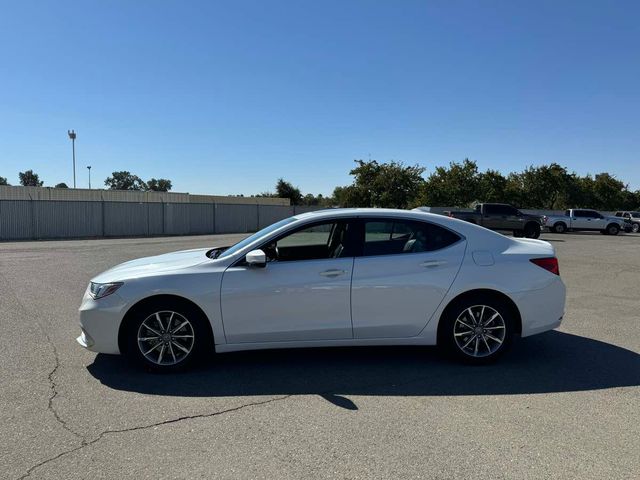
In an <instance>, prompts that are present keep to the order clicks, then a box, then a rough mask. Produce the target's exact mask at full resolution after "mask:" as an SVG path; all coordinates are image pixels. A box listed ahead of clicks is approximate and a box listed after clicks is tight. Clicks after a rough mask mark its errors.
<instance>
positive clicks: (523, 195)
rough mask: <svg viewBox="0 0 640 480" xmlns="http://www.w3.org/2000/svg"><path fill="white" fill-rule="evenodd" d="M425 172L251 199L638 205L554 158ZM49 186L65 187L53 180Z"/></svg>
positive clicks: (609, 182)
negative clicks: (517, 167)
mask: <svg viewBox="0 0 640 480" xmlns="http://www.w3.org/2000/svg"><path fill="white" fill-rule="evenodd" d="M425 170H426V169H425V167H423V166H421V165H418V164H416V165H405V164H404V163H402V162H396V161H391V162H378V161H376V160H367V161H365V160H355V166H354V168H352V169H351V171H350V172H349V174H350V175H351V176H352V177H353V181H352V183H351V184H350V185H345V186H338V187H336V188H335V189H334V190H333V193H332V195H330V196H323V195H322V194H319V195H314V194H312V193H307V194H304V193H303V192H302V191H301V190H300V188H298V187H296V186H294V185H293V184H292V183H290V182H288V181H286V180H284V179H283V178H280V179H278V180H277V182H276V185H275V190H274V191H273V192H262V193H259V194H257V195H255V196H256V197H280V198H288V199H290V201H291V203H292V204H293V205H309V206H324V207H337V206H340V207H386V208H413V207H416V206H448V207H470V206H473V205H474V204H475V203H478V202H500V203H510V204H512V205H514V206H516V207H518V208H535V209H548V210H563V209H565V208H580V207H581V208H592V209H596V210H620V209H622V210H638V209H640V190H636V191H631V190H630V189H629V188H628V185H627V184H626V183H624V182H623V181H622V180H619V179H617V178H616V177H615V176H613V175H611V174H609V173H606V172H603V173H597V174H595V175H591V174H587V175H578V174H577V173H575V172H570V171H569V170H567V168H565V167H563V166H562V165H559V164H557V163H550V164H548V165H541V166H536V167H534V166H530V167H527V168H525V169H524V170H523V171H521V172H511V173H509V174H507V175H503V174H502V173H500V172H498V171H497V170H491V169H489V170H485V171H480V170H479V169H478V165H477V163H476V162H475V161H473V160H469V159H465V160H463V161H462V162H451V163H450V164H449V165H448V166H444V167H436V168H435V169H434V171H433V172H432V173H431V174H430V175H429V176H427V177H426V178H425V177H424V175H423V174H424V172H425ZM19 178H20V184H21V185H25V186H42V185H43V182H42V181H40V179H39V177H38V174H36V173H34V172H33V171H32V170H27V171H26V172H20V173H19ZM104 184H105V186H106V187H107V188H109V189H111V190H142V191H160V192H168V191H169V190H171V187H172V184H171V180H168V179H164V178H160V179H156V178H151V179H149V180H147V181H144V180H142V179H141V178H140V177H138V176H137V175H134V174H132V173H130V172H128V171H120V172H113V173H112V174H111V176H110V177H108V178H107V179H106V180H105V182H104ZM0 185H8V184H7V179H6V178H4V177H0ZM56 187H57V188H67V185H66V184H64V183H60V184H57V185H56Z"/></svg>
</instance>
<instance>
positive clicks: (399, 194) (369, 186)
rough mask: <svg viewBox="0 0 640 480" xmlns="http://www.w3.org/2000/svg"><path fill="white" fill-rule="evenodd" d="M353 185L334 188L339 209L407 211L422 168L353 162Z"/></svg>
mask: <svg viewBox="0 0 640 480" xmlns="http://www.w3.org/2000/svg"><path fill="white" fill-rule="evenodd" d="M355 163H356V167H355V168H353V169H352V170H351V171H350V172H349V174H350V175H353V177H354V180H353V184H351V185H348V186H345V187H336V189H335V190H334V192H333V197H334V200H335V202H336V203H338V204H339V205H340V206H343V207H383V208H407V207H409V206H412V205H414V204H415V203H416V200H417V197H418V193H419V191H420V187H421V186H422V184H423V183H424V178H422V173H423V172H424V168H423V167H421V166H419V165H413V166H410V165H404V164H403V163H402V162H395V161H391V162H389V163H378V162H377V161H376V160H369V161H364V160H355Z"/></svg>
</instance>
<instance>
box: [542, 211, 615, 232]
mask: <svg viewBox="0 0 640 480" xmlns="http://www.w3.org/2000/svg"><path fill="white" fill-rule="evenodd" d="M543 220H544V226H545V227H547V228H548V229H549V230H550V231H552V232H554V233H565V232H577V231H589V230H591V231H599V232H601V233H603V234H605V235H617V234H618V233H620V230H624V229H625V221H624V219H623V218H620V217H611V216H606V215H602V214H601V213H599V212H596V211H595V210H586V209H581V208H570V209H569V210H567V211H565V212H564V215H551V216H546V215H544V216H543Z"/></svg>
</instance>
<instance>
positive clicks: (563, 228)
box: [553, 222, 567, 233]
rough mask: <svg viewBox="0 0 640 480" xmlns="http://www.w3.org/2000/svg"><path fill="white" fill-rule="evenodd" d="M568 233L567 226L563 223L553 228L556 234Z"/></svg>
mask: <svg viewBox="0 0 640 480" xmlns="http://www.w3.org/2000/svg"><path fill="white" fill-rule="evenodd" d="M566 231H567V226H566V225H565V224H564V223H562V222H558V223H556V224H555V225H554V226H553V232H554V233H564V232H566Z"/></svg>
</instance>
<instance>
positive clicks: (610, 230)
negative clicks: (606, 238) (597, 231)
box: [607, 223, 620, 235]
mask: <svg viewBox="0 0 640 480" xmlns="http://www.w3.org/2000/svg"><path fill="white" fill-rule="evenodd" d="M618 233H620V227H619V226H618V225H616V224H615V223H612V224H611V225H609V226H608V227H607V234H609V235H618Z"/></svg>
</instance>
